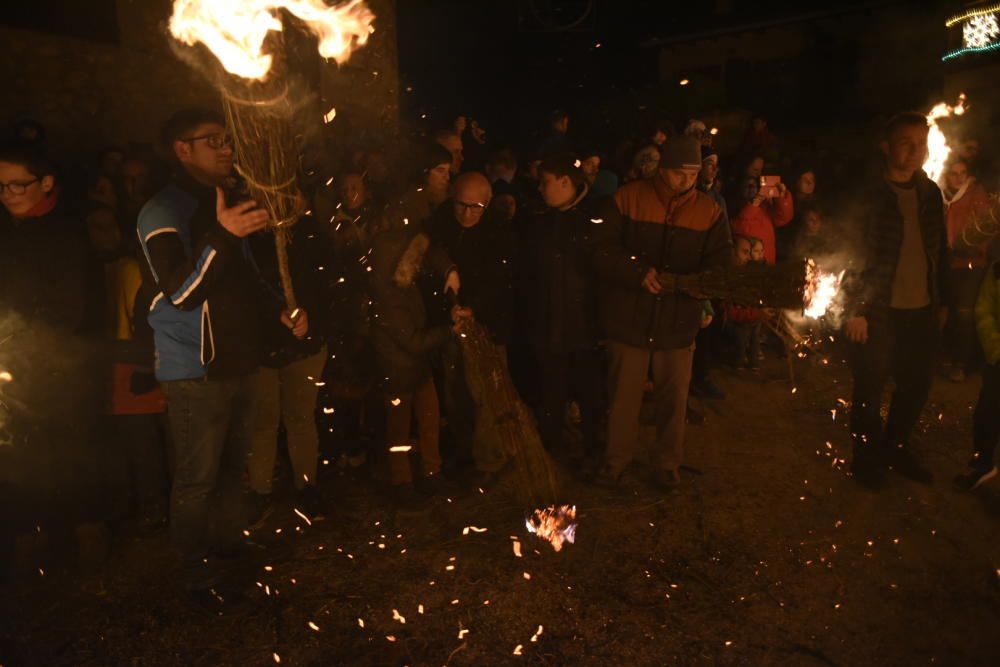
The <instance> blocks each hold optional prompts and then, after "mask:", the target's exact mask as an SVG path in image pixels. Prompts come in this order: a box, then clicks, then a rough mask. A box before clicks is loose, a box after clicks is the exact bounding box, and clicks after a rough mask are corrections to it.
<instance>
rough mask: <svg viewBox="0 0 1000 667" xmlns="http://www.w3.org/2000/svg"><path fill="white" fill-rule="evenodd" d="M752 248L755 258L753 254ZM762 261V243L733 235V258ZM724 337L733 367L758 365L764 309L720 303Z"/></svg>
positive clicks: (738, 263)
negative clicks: (723, 322) (723, 314)
mask: <svg viewBox="0 0 1000 667" xmlns="http://www.w3.org/2000/svg"><path fill="white" fill-rule="evenodd" d="M755 251H756V258H755ZM754 261H757V262H763V261H764V243H763V242H762V241H761V240H760V239H753V238H748V237H746V236H735V237H733V262H734V263H735V264H736V266H746V265H747V264H749V263H750V262H754ZM723 312H724V313H725V325H724V326H725V328H724V331H725V332H726V338H727V340H728V341H729V346H730V350H731V356H730V364H731V365H732V366H733V367H735V368H740V369H742V368H749V369H751V370H757V369H759V368H760V332H761V326H762V324H763V320H764V311H763V309H761V308H754V307H752V306H741V305H738V304H735V303H731V302H728V301H727V302H724V303H723Z"/></svg>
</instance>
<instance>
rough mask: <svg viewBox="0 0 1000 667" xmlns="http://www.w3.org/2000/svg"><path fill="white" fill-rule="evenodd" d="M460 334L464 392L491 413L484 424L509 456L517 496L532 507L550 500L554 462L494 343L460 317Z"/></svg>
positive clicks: (554, 493)
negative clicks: (515, 475)
mask: <svg viewBox="0 0 1000 667" xmlns="http://www.w3.org/2000/svg"><path fill="white" fill-rule="evenodd" d="M460 340H461V345H462V359H463V360H464V362H465V364H464V365H465V381H466V384H467V385H468V387H469V393H470V394H472V398H473V399H474V400H475V402H476V404H477V406H480V409H485V410H487V414H489V415H492V416H493V423H491V424H488V425H487V427H488V428H490V429H494V430H495V432H496V435H497V436H498V437H499V439H500V441H501V442H502V443H503V447H504V451H505V453H506V454H507V456H508V457H509V458H510V459H512V460H513V461H514V465H515V466H516V468H517V472H518V479H519V481H520V486H519V488H518V492H519V495H521V496H522V498H521V499H522V500H523V501H524V502H525V503H526V504H527V505H529V506H532V507H537V506H539V505H548V504H551V503H554V502H555V501H556V499H557V498H558V496H559V481H558V476H557V474H556V469H555V465H554V463H553V462H552V459H551V458H549V455H548V452H546V451H545V447H544V445H543V444H542V438H541V436H539V434H538V429H537V428H536V427H535V420H534V417H533V416H532V414H531V411H530V410H529V409H528V407H527V406H526V405H525V404H524V401H522V400H521V397H520V396H519V395H518V393H517V390H516V389H515V388H514V382H513V381H512V380H511V377H510V372H509V371H508V369H507V362H506V360H505V359H504V358H503V355H502V353H501V352H500V348H498V347H497V346H496V345H494V344H493V342H492V340H491V339H490V334H489V331H487V329H486V327H484V326H483V325H482V324H480V323H478V322H473V321H466V322H465V323H464V324H463V325H462V328H461V339H460ZM477 435H478V434H477Z"/></svg>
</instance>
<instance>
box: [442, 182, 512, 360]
mask: <svg viewBox="0 0 1000 667" xmlns="http://www.w3.org/2000/svg"><path fill="white" fill-rule="evenodd" d="M427 232H428V236H429V237H430V240H431V244H432V246H434V247H436V248H439V249H440V250H441V251H443V252H444V254H446V255H447V256H448V257H449V258H450V260H451V261H452V262H453V263H454V264H455V266H456V267H457V268H458V275H459V277H460V278H461V281H462V288H461V292H460V294H459V296H460V300H461V303H462V305H463V306H466V307H468V308H471V309H472V311H473V313H474V315H475V318H476V321H477V322H480V323H482V324H483V325H485V326H486V328H487V329H488V330H489V332H490V336H491V337H492V339H493V342H494V343H496V344H498V345H504V344H506V343H507V342H508V340H509V339H510V334H511V327H512V324H513V317H514V285H513V280H514V260H515V252H514V230H513V224H512V223H511V222H508V221H506V220H503V219H502V218H501V217H500V216H499V215H498V214H497V212H496V211H495V210H493V209H487V210H485V211H484V212H483V217H482V218H481V219H480V221H479V223H478V224H476V225H474V226H473V227H462V225H460V224H459V223H458V221H457V220H456V219H455V215H454V212H453V207H452V202H451V200H449V201H447V202H445V203H444V204H443V205H442V206H441V207H440V208H439V209H438V211H437V213H436V214H435V215H434V216H433V217H432V218H431V220H430V222H429V225H428V229H427ZM433 288H434V289H433V291H440V287H439V285H438V284H437V283H435V284H434V285H433ZM434 310H435V314H434V316H433V317H432V318H431V319H432V321H433V322H434V323H435V324H447V323H448V322H450V319H449V318H448V311H449V310H450V304H449V303H448V300H447V299H437V300H436V307H435V309H434Z"/></svg>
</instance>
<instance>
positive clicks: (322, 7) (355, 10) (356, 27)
mask: <svg viewBox="0 0 1000 667" xmlns="http://www.w3.org/2000/svg"><path fill="white" fill-rule="evenodd" d="M280 9H284V10H286V11H288V13H290V14H292V15H294V16H295V17H297V18H298V19H299V20H300V21H302V23H303V24H304V25H305V26H306V28H308V29H309V30H310V31H311V32H312V33H313V34H315V35H316V37H317V38H319V46H318V48H319V54H320V55H321V56H323V57H324V58H333V59H334V60H336V61H337V62H344V61H345V60H346V59H347V58H348V57H350V55H351V52H352V51H353V50H354V49H355V48H357V47H359V46H363V45H364V44H365V43H366V42H367V41H368V36H369V35H370V34H371V33H372V31H373V28H372V21H373V20H374V19H375V15H374V14H372V12H371V10H369V9H368V7H367V6H366V5H365V3H364V2H363V0H350V1H349V2H346V3H343V4H341V5H339V6H335V7H329V6H327V4H326V3H325V2H323V0H176V1H175V2H174V13H173V16H172V17H171V18H170V32H171V34H173V36H174V37H176V38H177V39H178V40H180V41H181V42H184V43H185V44H188V45H192V46H193V45H194V44H195V43H196V42H201V43H202V44H204V45H205V46H207V47H208V49H209V50H210V51H211V52H212V53H214V54H215V56H216V57H217V58H218V59H219V61H220V62H221V63H222V66H223V67H225V68H226V70H227V71H228V72H231V73H232V74H235V75H237V76H241V77H243V78H245V79H264V78H265V77H266V76H267V73H268V72H269V71H270V69H271V60H272V57H271V56H270V55H268V54H266V53H264V48H263V47H264V39H265V38H266V37H267V33H269V32H271V31H272V30H273V31H275V32H281V29H282V25H281V20H280V19H279V18H278V16H277V15H276V12H277V11H278V10H280Z"/></svg>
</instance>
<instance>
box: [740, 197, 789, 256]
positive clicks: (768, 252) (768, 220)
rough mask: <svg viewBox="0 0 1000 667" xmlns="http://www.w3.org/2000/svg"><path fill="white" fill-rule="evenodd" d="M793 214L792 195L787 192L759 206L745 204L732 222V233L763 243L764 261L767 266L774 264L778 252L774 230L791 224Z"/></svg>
mask: <svg viewBox="0 0 1000 667" xmlns="http://www.w3.org/2000/svg"><path fill="white" fill-rule="evenodd" d="M794 214H795V208H794V205H793V204H792V193H790V192H787V191H786V192H785V194H784V195H782V196H781V197H778V198H777V199H773V200H771V201H766V202H764V203H762V204H761V205H760V206H754V205H753V203H752V202H751V203H747V204H744V205H743V208H742V209H740V212H739V215H737V216H736V218H735V219H734V220H733V221H732V224H733V233H734V234H738V235H739V236H746V237H749V238H755V239H760V240H761V241H763V243H764V259H765V261H767V263H768V264H774V262H775V260H776V258H777V252H778V248H777V242H776V240H775V232H774V230H775V228H777V227H784V226H785V225H787V224H788V223H789V222H791V220H792V217H793V216H794Z"/></svg>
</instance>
